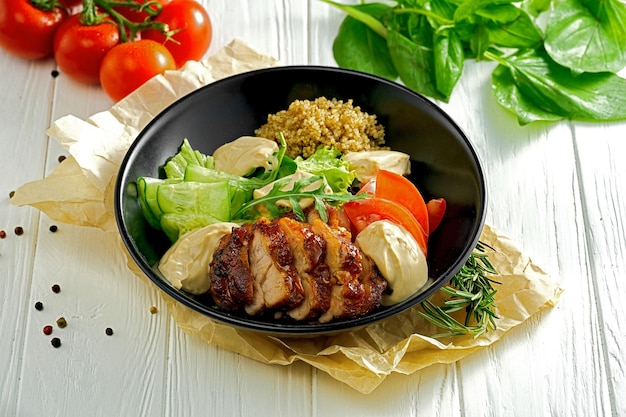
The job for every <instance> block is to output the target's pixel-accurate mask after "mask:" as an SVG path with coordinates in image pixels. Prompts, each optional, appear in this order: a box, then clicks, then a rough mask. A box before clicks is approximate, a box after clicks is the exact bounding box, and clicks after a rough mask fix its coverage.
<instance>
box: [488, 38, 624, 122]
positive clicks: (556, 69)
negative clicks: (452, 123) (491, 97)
mask: <svg viewBox="0 0 626 417" xmlns="http://www.w3.org/2000/svg"><path fill="white" fill-rule="evenodd" d="M488 56H489V57H490V58H491V59H493V60H495V61H497V62H498V63H499V64H500V67H499V68H498V69H497V70H496V73H497V76H496V77H493V78H492V82H493V85H492V88H493V89H494V90H496V93H497V94H496V98H497V99H498V101H499V102H500V104H502V105H503V106H505V107H507V108H509V109H515V110H521V111H522V113H523V114H522V117H521V120H524V121H525V120H528V119H529V118H530V119H535V120H554V119H555V117H556V116H559V117H560V118H569V119H573V120H581V121H590V120H604V121H611V120H623V119H626V79H623V78H621V77H619V76H617V75H615V74H613V73H609V72H604V73H584V74H580V75H578V76H576V75H574V74H572V72H571V71H570V70H569V69H568V68H566V67H563V66H561V65H559V64H557V63H556V62H554V61H553V60H552V59H551V58H550V56H549V55H548V54H547V53H546V52H545V51H543V50H538V51H535V50H528V51H525V52H522V53H517V54H514V55H512V56H509V57H506V58H504V57H499V56H496V55H495V54H491V53H488ZM506 72H508V73H509V75H507V74H506ZM513 86H514V87H515V88H513ZM507 93H508V95H507ZM512 94H514V95H512ZM530 105H532V106H533V107H534V108H535V109H536V111H534V112H532V113H531V112H530V111H529V106H530ZM546 113H547V114H549V115H550V116H549V117H548V118H539V116H541V115H542V114H543V115H545V114H546Z"/></svg>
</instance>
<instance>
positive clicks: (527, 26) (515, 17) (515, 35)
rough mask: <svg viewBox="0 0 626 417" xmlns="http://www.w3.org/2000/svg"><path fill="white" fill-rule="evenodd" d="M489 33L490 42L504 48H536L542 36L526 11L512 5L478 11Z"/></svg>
mask: <svg viewBox="0 0 626 417" xmlns="http://www.w3.org/2000/svg"><path fill="white" fill-rule="evenodd" d="M477 15H478V16H481V17H482V18H483V19H484V21H485V27H486V28H487V30H488V31H489V42H490V43H491V44H492V45H496V46H500V47H503V48H534V47H536V46H537V45H539V43H540V42H541V41H542V38H543V36H542V34H541V32H540V31H539V29H538V28H537V26H536V25H535V24H534V23H533V21H532V19H531V18H530V16H529V15H528V13H526V12H525V11H524V10H522V9H519V8H517V7H515V6H512V5H510V4H505V5H502V6H498V7H488V8H485V9H481V10H479V11H477Z"/></svg>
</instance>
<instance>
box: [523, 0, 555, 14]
mask: <svg viewBox="0 0 626 417" xmlns="http://www.w3.org/2000/svg"><path fill="white" fill-rule="evenodd" d="M550 4H552V0H525V1H523V2H522V4H521V8H522V9H524V10H526V12H527V13H528V14H529V15H531V16H534V17H537V16H539V15H540V14H541V13H543V12H545V11H546V10H548V9H549V8H550Z"/></svg>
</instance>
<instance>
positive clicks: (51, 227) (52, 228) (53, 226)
mask: <svg viewBox="0 0 626 417" xmlns="http://www.w3.org/2000/svg"><path fill="white" fill-rule="evenodd" d="M57 230H59V228H58V227H57V225H56V224H53V225H52V226H50V231H51V232H52V233H56V231H57Z"/></svg>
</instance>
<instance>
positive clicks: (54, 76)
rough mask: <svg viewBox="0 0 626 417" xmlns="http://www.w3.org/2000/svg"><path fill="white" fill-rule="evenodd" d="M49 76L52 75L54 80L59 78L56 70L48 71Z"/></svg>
mask: <svg viewBox="0 0 626 417" xmlns="http://www.w3.org/2000/svg"><path fill="white" fill-rule="evenodd" d="M50 75H52V78H56V77H58V76H59V71H57V70H52V71H50Z"/></svg>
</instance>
